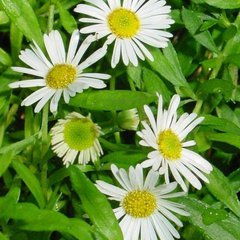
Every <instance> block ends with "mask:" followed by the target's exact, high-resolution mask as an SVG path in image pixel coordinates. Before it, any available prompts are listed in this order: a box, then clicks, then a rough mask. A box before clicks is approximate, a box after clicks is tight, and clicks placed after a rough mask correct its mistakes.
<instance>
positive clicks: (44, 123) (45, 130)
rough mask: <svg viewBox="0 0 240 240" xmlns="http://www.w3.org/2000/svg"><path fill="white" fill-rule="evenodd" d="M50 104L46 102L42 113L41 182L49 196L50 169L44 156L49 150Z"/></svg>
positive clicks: (44, 191) (44, 192)
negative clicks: (48, 180) (48, 176)
mask: <svg viewBox="0 0 240 240" xmlns="http://www.w3.org/2000/svg"><path fill="white" fill-rule="evenodd" d="M48 108H49V107H48V104H46V105H45V106H44V108H43V113H42V126H41V132H42V156H41V184H42V189H43V194H44V195H45V197H46V198H47V191H48V182H47V171H48V164H47V161H46V160H45V158H44V156H45V154H46V152H47V151H48Z"/></svg>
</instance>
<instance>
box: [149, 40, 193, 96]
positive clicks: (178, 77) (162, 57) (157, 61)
mask: <svg viewBox="0 0 240 240" xmlns="http://www.w3.org/2000/svg"><path fill="white" fill-rule="evenodd" d="M151 53H152V55H153V57H154V61H153V62H151V61H150V60H148V63H149V64H150V66H151V67H152V69H153V70H155V71H156V72H158V73H160V74H161V75H162V76H163V77H164V78H165V79H166V80H168V81H169V82H171V83H172V84H173V85H174V86H175V87H182V88H184V89H185V90H186V92H187V94H188V95H189V96H190V97H192V98H194V97H195V94H194V93H193V91H192V90H191V88H190V86H189V85H188V83H187V80H186V78H185V77H184V75H183V72H182V69H181V66H180V63H179V60H178V57H177V53H176V51H175V49H174V47H173V46H172V44H171V43H168V47H167V48H164V49H163V53H162V52H161V51H160V50H159V49H157V48H155V49H152V51H151Z"/></svg>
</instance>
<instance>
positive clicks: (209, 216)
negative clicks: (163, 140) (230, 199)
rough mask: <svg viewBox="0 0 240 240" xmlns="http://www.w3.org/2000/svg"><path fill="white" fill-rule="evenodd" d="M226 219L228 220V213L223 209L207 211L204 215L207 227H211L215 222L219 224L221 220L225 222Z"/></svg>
mask: <svg viewBox="0 0 240 240" xmlns="http://www.w3.org/2000/svg"><path fill="white" fill-rule="evenodd" d="M226 218H228V213H227V212H226V211H224V210H222V209H215V208H212V209H211V210H209V209H206V210H205V211H204V212H203V213H202V219H203V223H204V224H205V225H210V224H212V223H214V222H217V221H219V220H224V219H226Z"/></svg>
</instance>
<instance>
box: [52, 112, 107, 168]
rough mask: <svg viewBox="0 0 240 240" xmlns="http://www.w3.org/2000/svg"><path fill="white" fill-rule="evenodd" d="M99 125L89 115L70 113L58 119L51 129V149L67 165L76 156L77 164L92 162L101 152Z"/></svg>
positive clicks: (71, 162)
mask: <svg viewBox="0 0 240 240" xmlns="http://www.w3.org/2000/svg"><path fill="white" fill-rule="evenodd" d="M100 129H101V128H100V127H99V126H98V125H97V124H95V123H93V121H92V120H91V118H90V117H84V116H82V115H81V114H79V113H76V112H73V113H70V114H69V115H68V116H67V117H66V119H60V120H58V122H57V123H56V124H55V126H54V127H53V128H52V129H51V137H52V140H51V143H52V150H53V151H54V152H55V153H56V154H57V156H58V157H60V158H63V164H64V165H66V167H68V166H69V165H71V164H73V162H74V161H75V159H76V158H78V163H79V164H83V165H85V164H87V163H88V162H89V161H92V162H94V161H95V160H97V158H98V157H99V156H101V155H102V154H103V150H102V147H101V145H100V143H99V141H98V137H99V135H100V134H101V131H100Z"/></svg>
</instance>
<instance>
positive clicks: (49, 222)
mask: <svg viewBox="0 0 240 240" xmlns="http://www.w3.org/2000/svg"><path fill="white" fill-rule="evenodd" d="M7 215H8V216H9V217H10V218H12V219H15V220H19V222H18V224H17V226H18V228H19V229H23V230H27V231H31V232H32V231H37V232H40V231H59V232H66V233H69V234H71V235H72V236H74V237H76V238H77V239H78V240H82V239H84V240H85V239H86V240H92V237H91V233H90V231H91V228H90V226H89V225H88V224H87V223H85V222H84V221H82V220H80V219H76V218H67V217H66V216H64V215H63V214H61V213H58V212H55V211H52V210H43V209H38V208H37V207H36V206H35V205H33V204H30V203H23V204H15V205H11V206H9V207H8V209H7Z"/></svg>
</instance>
